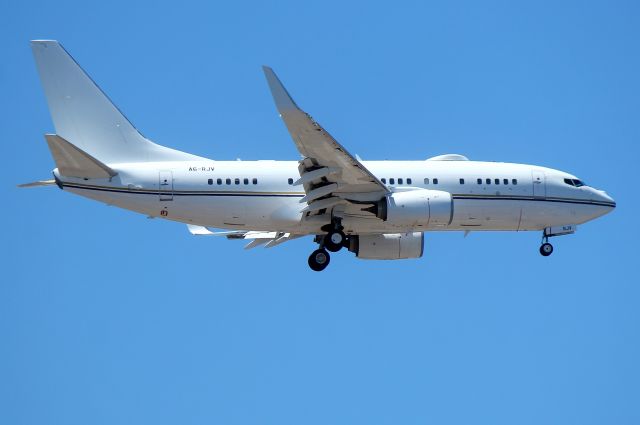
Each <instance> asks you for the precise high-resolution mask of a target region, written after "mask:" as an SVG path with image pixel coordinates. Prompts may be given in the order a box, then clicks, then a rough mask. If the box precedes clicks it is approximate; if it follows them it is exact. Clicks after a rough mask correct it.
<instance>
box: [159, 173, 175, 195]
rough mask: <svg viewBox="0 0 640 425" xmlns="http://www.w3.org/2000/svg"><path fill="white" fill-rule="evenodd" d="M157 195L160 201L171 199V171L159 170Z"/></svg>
mask: <svg viewBox="0 0 640 425" xmlns="http://www.w3.org/2000/svg"><path fill="white" fill-rule="evenodd" d="M158 188H159V190H158V195H159V196H160V200H161V201H173V172H172V171H160V176H159V184H158Z"/></svg>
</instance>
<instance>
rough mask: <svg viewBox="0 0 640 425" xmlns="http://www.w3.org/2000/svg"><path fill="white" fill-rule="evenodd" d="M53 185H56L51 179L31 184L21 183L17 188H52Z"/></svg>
mask: <svg viewBox="0 0 640 425" xmlns="http://www.w3.org/2000/svg"><path fill="white" fill-rule="evenodd" d="M55 184H56V181H55V180H53V179H51V180H40V181H37V182H31V183H22V184H19V185H18V187H39V186H53V185H55Z"/></svg>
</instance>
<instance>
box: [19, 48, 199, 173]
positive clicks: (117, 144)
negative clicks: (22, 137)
mask: <svg viewBox="0 0 640 425" xmlns="http://www.w3.org/2000/svg"><path fill="white" fill-rule="evenodd" d="M31 48H32V50H33V55H34V57H35V60H36V65H37V67H38V73H39V74H40V80H41V81H42V86H43V87H44V92H45V95H46V97H47V103H48V104H49V111H50V112H51V118H52V119H53V124H54V126H55V129H56V133H57V134H58V135H59V136H60V137H62V138H63V139H65V140H67V141H68V142H69V143H71V144H73V145H75V146H77V147H78V148H79V149H81V150H82V151H84V152H86V153H87V154H89V155H91V156H92V157H94V158H96V159H98V160H100V161H102V162H105V163H118V162H148V161H188V160H200V159H203V158H201V157H198V156H195V155H191V154H188V153H184V152H180V151H177V150H174V149H170V148H166V147H164V146H160V145H157V144H155V143H153V142H151V141H149V140H147V139H146V138H145V137H144V136H142V134H140V133H139V132H138V130H136V128H135V127H134V126H133V125H132V124H131V123H130V122H129V120H127V118H126V117H125V116H124V115H123V114H122V113H121V112H120V110H119V109H118V108H117V107H116V106H115V105H114V104H113V103H111V101H110V100H109V98H108V97H107V96H106V95H105V94H104V93H103V92H102V90H100V88H99V87H98V86H97V85H96V84H95V83H94V82H93V80H91V78H90V77H89V76H88V75H87V74H86V73H85V72H84V71H83V70H82V68H80V66H79V65H78V64H77V63H76V61H75V60H74V59H73V58H72V57H71V56H70V55H69V54H68V53H67V52H66V51H65V50H64V48H63V47H62V45H60V43H58V42H57V41H54V40H34V41H32V42H31Z"/></svg>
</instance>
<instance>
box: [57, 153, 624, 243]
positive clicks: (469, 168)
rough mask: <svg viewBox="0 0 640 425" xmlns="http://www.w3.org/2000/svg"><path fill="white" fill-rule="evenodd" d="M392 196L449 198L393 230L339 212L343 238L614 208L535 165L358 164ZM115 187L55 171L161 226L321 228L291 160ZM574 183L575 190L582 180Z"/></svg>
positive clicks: (563, 217) (129, 179) (115, 181)
mask: <svg viewBox="0 0 640 425" xmlns="http://www.w3.org/2000/svg"><path fill="white" fill-rule="evenodd" d="M363 164H364V165H365V167H366V168H367V169H368V170H370V171H371V172H372V173H373V174H374V175H375V176H376V177H378V178H379V179H380V180H381V181H382V182H383V183H385V184H386V185H387V186H388V187H389V189H390V190H391V191H392V192H397V191H408V190H415V189H431V190H439V191H444V192H448V193H451V195H452V198H453V213H452V217H451V220H450V223H448V224H436V225H433V226H429V227H427V228H424V227H420V228H414V227H410V226H409V227H407V226H406V225H400V226H398V225H392V224H389V223H386V222H385V221H382V220H376V219H374V217H373V216H372V215H371V214H369V213H366V212H357V213H353V212H349V211H347V212H346V213H345V214H344V218H343V221H342V224H343V226H344V228H345V233H352V234H367V233H393V232H409V231H451V230H458V231H486V230H502V231H526V230H542V229H545V228H548V227H551V226H562V225H577V224H582V223H585V222H587V221H589V220H593V219H595V218H597V217H600V216H602V215H604V214H606V213H608V212H610V211H611V210H612V209H613V208H615V202H614V201H613V199H612V198H611V197H609V196H608V195H607V194H606V193H605V192H603V191H600V190H597V189H595V188H592V187H590V186H587V185H579V186H580V187H578V186H577V185H575V184H574V183H573V182H576V181H578V179H577V178H576V177H575V176H573V175H571V174H568V173H565V172H562V171H558V170H554V169H550V168H545V167H539V166H534V165H525V164H513V163H502V162H478V161H468V160H463V161H462V160H461V161H444V160H442V161H441V160H427V161H363ZM109 166H110V167H112V168H113V169H114V170H115V171H117V175H116V176H115V177H113V178H112V179H110V180H109V179H91V180H85V179H81V178H71V177H66V176H61V175H60V174H59V173H58V172H57V170H54V175H55V176H56V179H57V181H58V183H59V185H61V186H62V187H63V188H64V189H65V190H68V191H70V192H73V193H76V194H78V195H81V196H85V197H88V198H91V199H95V200H98V201H102V202H105V203H107V204H110V205H115V206H118V207H121V208H124V209H128V210H132V211H136V212H139V213H142V214H146V215H148V216H150V217H160V218H164V219H168V220H174V221H179V222H183V223H188V224H196V225H200V226H205V227H214V228H220V229H234V230H265V231H280V232H289V233H295V234H316V233H321V230H320V227H321V226H322V225H324V224H326V222H324V221H322V220H317V219H314V218H313V217H306V216H305V214H303V213H301V210H302V209H303V208H304V206H305V205H306V204H303V203H300V200H301V199H302V197H303V196H304V194H305V193H304V191H303V188H302V187H301V186H294V185H293V184H292V183H293V182H295V181H296V180H297V179H298V178H299V172H298V162H297V161H213V160H211V161H209V160H205V161H181V162H158V163H154V162H145V163H121V164H109ZM580 183H581V182H580Z"/></svg>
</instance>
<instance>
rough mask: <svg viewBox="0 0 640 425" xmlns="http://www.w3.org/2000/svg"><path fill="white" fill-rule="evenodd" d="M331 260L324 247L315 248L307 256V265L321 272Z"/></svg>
mask: <svg viewBox="0 0 640 425" xmlns="http://www.w3.org/2000/svg"><path fill="white" fill-rule="evenodd" d="M330 261H331V257H330V256H329V253H328V252H327V251H325V250H324V249H316V250H315V251H313V252H312V253H311V255H310V256H309V261H308V263H309V267H310V268H311V270H313V271H315V272H321V271H322V270H324V269H326V268H327V266H328V265H329V262H330Z"/></svg>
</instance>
